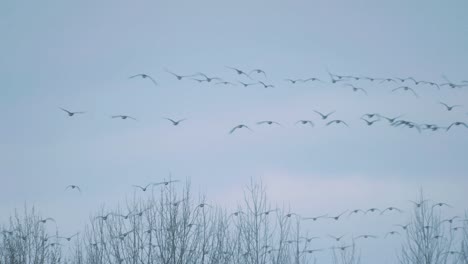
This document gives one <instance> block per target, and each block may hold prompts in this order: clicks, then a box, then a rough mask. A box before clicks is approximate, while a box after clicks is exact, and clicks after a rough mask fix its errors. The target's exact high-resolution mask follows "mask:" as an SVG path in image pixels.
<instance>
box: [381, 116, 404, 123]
mask: <svg viewBox="0 0 468 264" xmlns="http://www.w3.org/2000/svg"><path fill="white" fill-rule="evenodd" d="M379 116H380V117H382V118H385V119H387V121H388V122H389V123H390V124H393V123H394V122H395V121H396V120H397V119H398V118H400V117H402V116H403V115H399V116H396V117H392V118H390V117H385V116H382V115H379Z"/></svg>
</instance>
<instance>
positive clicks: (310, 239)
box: [300, 237, 320, 243]
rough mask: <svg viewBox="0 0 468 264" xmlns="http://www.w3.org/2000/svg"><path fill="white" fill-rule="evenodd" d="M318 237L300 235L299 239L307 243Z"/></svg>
mask: <svg viewBox="0 0 468 264" xmlns="http://www.w3.org/2000/svg"><path fill="white" fill-rule="evenodd" d="M319 238H320V237H300V239H304V240H305V241H306V242H307V243H310V242H311V241H312V240H314V239H319Z"/></svg>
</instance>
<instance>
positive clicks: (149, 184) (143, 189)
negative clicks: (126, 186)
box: [133, 183, 154, 192]
mask: <svg viewBox="0 0 468 264" xmlns="http://www.w3.org/2000/svg"><path fill="white" fill-rule="evenodd" d="M153 185H154V183H148V184H147V185H146V186H144V187H143V186H140V185H133V187H135V188H138V189H140V190H142V191H144V192H146V190H148V187H150V186H153Z"/></svg>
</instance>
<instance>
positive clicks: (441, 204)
mask: <svg viewBox="0 0 468 264" xmlns="http://www.w3.org/2000/svg"><path fill="white" fill-rule="evenodd" d="M437 206H438V207H442V206H447V207H450V208H453V206H451V205H449V204H447V203H435V204H434V205H433V206H432V208H434V207H437Z"/></svg>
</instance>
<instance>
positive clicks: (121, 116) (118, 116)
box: [111, 115, 138, 121]
mask: <svg viewBox="0 0 468 264" xmlns="http://www.w3.org/2000/svg"><path fill="white" fill-rule="evenodd" d="M111 118H120V119H122V120H125V119H127V118H128V119H132V120H135V121H138V120H136V119H135V118H134V117H131V116H128V115H115V116H111Z"/></svg>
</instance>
